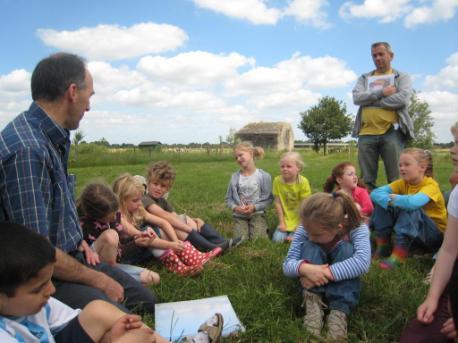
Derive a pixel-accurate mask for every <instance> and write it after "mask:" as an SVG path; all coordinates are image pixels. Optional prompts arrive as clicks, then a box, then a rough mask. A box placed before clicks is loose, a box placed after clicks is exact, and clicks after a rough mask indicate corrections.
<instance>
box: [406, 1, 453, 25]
mask: <svg viewBox="0 0 458 343" xmlns="http://www.w3.org/2000/svg"><path fill="white" fill-rule="evenodd" d="M456 7H458V0H434V1H432V4H431V6H421V7H417V8H415V9H414V10H413V11H412V12H410V13H409V14H408V15H407V16H406V17H405V20H404V25H405V26H406V27H407V28H411V27H413V26H416V25H419V24H429V23H434V22H436V21H447V20H449V19H451V18H453V17H454V16H455V9H456Z"/></svg>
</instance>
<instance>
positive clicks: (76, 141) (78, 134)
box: [73, 130, 84, 160]
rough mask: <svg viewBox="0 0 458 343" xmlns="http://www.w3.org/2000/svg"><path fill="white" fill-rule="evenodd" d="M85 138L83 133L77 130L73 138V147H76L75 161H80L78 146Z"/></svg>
mask: <svg viewBox="0 0 458 343" xmlns="http://www.w3.org/2000/svg"><path fill="white" fill-rule="evenodd" d="M83 138H84V134H83V131H81V130H77V131H76V132H75V134H74V136H73V146H74V147H75V160H77V159H78V145H79V144H80V143H81V141H82V140H83Z"/></svg>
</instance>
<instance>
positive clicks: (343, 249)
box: [301, 240, 361, 315]
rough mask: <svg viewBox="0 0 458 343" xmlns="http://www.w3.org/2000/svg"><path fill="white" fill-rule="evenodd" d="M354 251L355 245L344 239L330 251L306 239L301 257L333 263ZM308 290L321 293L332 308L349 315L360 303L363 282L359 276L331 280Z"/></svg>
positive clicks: (319, 262) (318, 262)
mask: <svg viewBox="0 0 458 343" xmlns="http://www.w3.org/2000/svg"><path fill="white" fill-rule="evenodd" d="M353 252H354V249H353V245H352V244H351V243H350V242H347V241H343V240H342V241H340V242H339V243H337V245H336V246H335V247H334V248H333V249H332V250H331V251H329V252H326V251H325V250H324V249H323V248H322V247H321V246H320V245H319V244H316V243H314V242H310V241H306V242H304V245H303V247H302V255H301V259H304V260H306V261H307V262H308V263H311V264H316V265H318V264H333V263H336V262H341V261H344V260H346V259H348V258H350V257H352V256H353ZM308 291H309V292H313V293H316V294H319V295H321V296H322V297H323V300H324V301H325V302H327V303H328V306H329V308H330V309H331V310H339V311H342V312H344V313H345V314H347V315H349V314H350V312H351V309H352V308H353V307H354V306H355V305H356V304H357V303H358V300H359V293H360V291H361V284H360V280H359V278H355V279H349V280H342V281H337V282H333V281H330V282H329V283H328V284H326V285H324V286H319V287H313V288H310V289H308Z"/></svg>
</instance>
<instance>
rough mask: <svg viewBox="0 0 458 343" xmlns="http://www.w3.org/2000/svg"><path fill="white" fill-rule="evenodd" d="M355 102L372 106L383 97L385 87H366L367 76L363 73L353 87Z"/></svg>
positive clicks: (358, 104) (359, 104)
mask: <svg viewBox="0 0 458 343" xmlns="http://www.w3.org/2000/svg"><path fill="white" fill-rule="evenodd" d="M352 93H353V103H354V104H355V105H357V106H371V105H374V104H375V103H376V102H377V101H378V100H380V99H381V98H382V97H383V89H379V90H370V89H367V87H366V77H365V76H364V75H361V76H360V77H359V78H358V81H357V82H356V85H355V87H354V88H353V91H352Z"/></svg>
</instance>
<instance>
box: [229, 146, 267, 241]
mask: <svg viewBox="0 0 458 343" xmlns="http://www.w3.org/2000/svg"><path fill="white" fill-rule="evenodd" d="M234 157H235V160H236V162H237V164H238V165H239V166H240V170H239V171H237V172H235V173H234V174H232V176H231V180H230V181H229V186H228V187H227V193H226V204H227V206H228V207H229V208H230V209H231V210H232V217H233V218H234V224H235V225H234V231H235V237H240V236H244V237H247V238H248V239H250V240H251V239H254V238H258V237H265V238H267V237H268V235H267V221H266V209H267V207H268V206H270V204H271V203H272V178H271V177H270V174H269V173H267V172H266V171H264V170H262V169H259V168H256V165H255V163H254V160H255V159H256V158H259V159H261V158H263V157H264V149H263V148H261V147H254V146H253V145H252V144H251V143H250V142H242V143H240V144H237V145H236V147H235V148H234Z"/></svg>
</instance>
